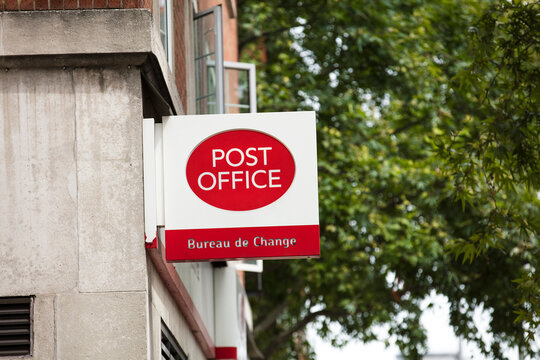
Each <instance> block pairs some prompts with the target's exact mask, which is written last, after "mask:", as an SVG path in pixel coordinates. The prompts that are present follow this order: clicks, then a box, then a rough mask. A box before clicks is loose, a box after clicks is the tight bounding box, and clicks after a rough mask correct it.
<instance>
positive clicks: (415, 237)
mask: <svg viewBox="0 0 540 360" xmlns="http://www.w3.org/2000/svg"><path fill="white" fill-rule="evenodd" d="M238 7H239V14H240V21H239V24H241V25H240V26H241V28H240V44H239V47H240V51H241V54H242V56H243V57H244V58H245V59H246V60H248V59H249V61H253V59H258V61H259V63H258V64H257V65H258V68H257V69H258V70H257V71H258V86H257V93H258V97H259V99H258V101H259V111H285V110H301V109H316V110H317V118H318V129H317V136H318V144H319V145H318V146H319V154H318V156H319V193H320V195H319V196H320V197H319V201H320V218H321V220H320V224H321V258H320V259H314V260H298V261H274V262H266V264H265V273H264V276H263V281H264V289H265V292H264V296H263V297H261V298H260V299H254V301H253V306H254V312H255V317H256V319H255V322H256V327H255V332H256V335H257V343H258V344H259V346H260V347H261V349H262V350H263V352H264V354H265V355H266V357H267V358H276V359H289V358H290V359H293V358H298V357H299V355H300V353H302V355H304V356H306V355H310V354H309V350H306V349H309V346H307V347H306V346H301V345H303V344H302V343H303V342H304V341H305V340H304V339H303V337H302V336H301V333H302V331H303V329H304V328H305V326H306V325H307V324H309V323H315V324H317V327H318V329H319V330H318V331H319V333H320V335H321V336H323V337H325V338H327V339H330V340H331V341H332V342H333V343H334V344H335V345H340V344H343V343H344V342H345V341H347V339H349V338H356V339H359V340H362V341H370V340H375V339H376V338H377V335H376V334H374V332H373V329H374V327H375V326H377V325H379V326H382V327H383V328H385V329H388V336H387V337H386V339H383V340H387V339H388V338H390V337H392V338H393V339H395V341H396V343H397V345H398V346H399V347H400V349H401V351H402V352H403V354H404V355H405V356H406V357H407V358H411V359H418V358H420V357H421V354H422V353H424V352H425V351H426V348H425V341H426V337H425V333H424V331H423V329H422V327H421V325H420V321H419V320H420V315H421V313H422V311H421V307H420V303H421V301H422V300H423V299H425V298H426V297H427V296H428V295H430V294H432V293H438V294H442V295H445V296H446V297H447V298H448V301H449V303H450V306H451V325H452V326H453V327H454V329H455V331H456V333H457V334H459V335H460V336H462V337H464V338H466V339H469V340H472V341H476V342H477V343H478V345H479V347H480V349H481V350H482V351H483V352H484V353H486V354H489V355H491V356H492V357H494V358H502V354H501V345H502V344H509V345H511V346H519V347H520V348H522V349H523V351H524V352H525V353H528V354H530V355H534V353H535V349H534V348H533V347H532V346H531V343H532V334H533V333H534V331H535V330H536V329H537V328H538V314H539V313H540V311H539V292H538V289H539V288H538V286H539V276H538V272H537V270H536V269H537V267H538V258H539V252H538V230H539V224H538V221H539V219H540V202H539V199H538V195H537V191H538V190H539V189H538V188H539V187H538V176H537V175H538V169H539V168H538V166H539V165H538V164H539V161H538V157H539V151H538V150H539V146H538V142H539V128H540V126H539V123H538V113H537V111H538V96H537V95H538V93H537V87H536V83H535V82H537V79H538V78H539V77H538V76H537V75H538V20H537V18H538V15H537V13H538V3H533V4H526V3H524V2H516V3H508V2H501V3H494V4H492V3H491V2H489V1H484V2H482V1H480V2H479V1H472V0H443V1H436V2H435V1H433V2H425V1H420V0H416V1H415V0H411V1H400V0H384V1H361V0H340V1H328V0H313V1H302V0H297V1H284V0H281V1H278V0H271V1H264V2H258V1H252V0H240V1H239V2H238ZM501 113H502V114H503V115H501ZM477 308H484V309H487V310H489V311H490V314H491V322H490V329H489V330H490V332H491V333H492V334H493V341H491V342H489V343H485V342H484V341H483V340H482V339H481V338H480V337H479V335H478V331H477V330H476V328H475V326H474V323H473V321H472V314H473V312H474V310H475V309H477ZM332 323H334V324H339V327H340V329H341V331H340V332H339V333H335V332H333V331H331V324H332ZM306 353H307V354H306ZM311 355H312V354H311Z"/></svg>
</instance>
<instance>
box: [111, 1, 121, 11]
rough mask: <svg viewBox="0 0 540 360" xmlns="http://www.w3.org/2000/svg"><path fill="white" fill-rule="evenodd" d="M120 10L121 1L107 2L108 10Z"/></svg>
mask: <svg viewBox="0 0 540 360" xmlns="http://www.w3.org/2000/svg"><path fill="white" fill-rule="evenodd" d="M119 8H122V0H109V9H119Z"/></svg>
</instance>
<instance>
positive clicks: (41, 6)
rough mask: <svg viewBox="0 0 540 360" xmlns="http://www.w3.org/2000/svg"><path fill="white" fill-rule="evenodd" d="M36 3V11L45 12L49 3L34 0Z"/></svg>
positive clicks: (43, 0)
mask: <svg viewBox="0 0 540 360" xmlns="http://www.w3.org/2000/svg"><path fill="white" fill-rule="evenodd" d="M35 3H36V10H47V9H49V1H48V0H35Z"/></svg>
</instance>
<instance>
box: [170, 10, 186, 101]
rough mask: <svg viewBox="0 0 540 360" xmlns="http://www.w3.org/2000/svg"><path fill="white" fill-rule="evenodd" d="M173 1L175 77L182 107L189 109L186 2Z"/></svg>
mask: <svg viewBox="0 0 540 360" xmlns="http://www.w3.org/2000/svg"><path fill="white" fill-rule="evenodd" d="M184 1H186V0H173V32H174V35H173V38H174V46H173V48H174V75H175V81H176V87H177V88H178V92H179V93H180V99H182V106H183V108H184V110H185V109H187V107H186V105H187V89H186V86H187V84H186V39H185V31H184V26H185V17H186V14H185V2H184ZM188 1H189V0H188Z"/></svg>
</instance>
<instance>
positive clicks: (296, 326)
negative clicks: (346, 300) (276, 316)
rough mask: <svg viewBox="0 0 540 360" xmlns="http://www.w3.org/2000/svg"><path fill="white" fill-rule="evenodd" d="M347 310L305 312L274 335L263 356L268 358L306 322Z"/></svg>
mask: <svg viewBox="0 0 540 360" xmlns="http://www.w3.org/2000/svg"><path fill="white" fill-rule="evenodd" d="M347 314H348V312H346V311H343V310H341V311H335V310H334V311H332V310H328V309H324V310H319V311H315V312H312V313H309V314H307V315H306V316H305V317H304V318H303V319H301V320H300V321H298V322H297V323H296V324H294V326H291V327H290V328H289V329H287V330H285V331H284V332H282V333H281V334H279V335H278V336H276V337H275V338H274V339H273V340H272V341H271V342H270V344H269V345H268V347H267V348H266V349H265V350H264V358H265V359H268V358H270V356H271V355H272V354H273V353H274V352H276V351H277V350H278V349H279V348H280V345H281V343H283V342H284V341H285V340H287V339H288V338H289V337H290V336H291V335H292V334H294V333H295V332H297V331H299V330H302V329H303V328H305V327H306V325H307V324H309V323H310V322H312V321H314V320H315V319H317V318H318V317H319V316H329V317H337V316H344V315H347Z"/></svg>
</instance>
